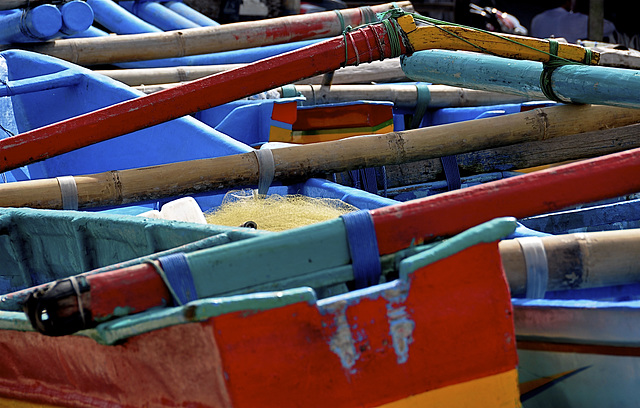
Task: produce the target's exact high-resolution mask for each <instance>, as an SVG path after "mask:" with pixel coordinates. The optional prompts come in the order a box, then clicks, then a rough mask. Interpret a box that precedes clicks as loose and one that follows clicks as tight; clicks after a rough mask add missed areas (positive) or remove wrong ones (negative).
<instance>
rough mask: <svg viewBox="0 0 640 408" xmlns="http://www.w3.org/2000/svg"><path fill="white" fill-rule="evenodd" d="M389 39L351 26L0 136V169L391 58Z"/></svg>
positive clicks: (382, 32)
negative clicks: (283, 50) (290, 48)
mask: <svg viewBox="0 0 640 408" xmlns="http://www.w3.org/2000/svg"><path fill="white" fill-rule="evenodd" d="M334 14H335V13H334ZM345 41H346V43H345ZM381 41H382V42H381ZM388 41H389V39H388V37H387V31H386V28H385V27H384V26H383V25H369V26H366V27H364V28H362V29H358V30H355V31H352V32H351V33H349V35H348V36H346V37H344V38H343V37H337V38H334V39H331V40H327V41H323V42H321V43H318V44H315V45H312V46H309V47H305V48H302V49H300V50H296V51H292V52H290V53H287V54H284V55H283V56H276V57H272V58H267V59H264V60H260V61H258V62H255V63H253V64H249V65H246V66H244V67H242V68H239V69H236V70H231V71H226V72H223V73H220V74H217V75H212V76H209V77H205V78H202V79H200V80H197V81H193V82H191V83H188V84H185V85H183V86H180V87H176V88H171V89H167V90H165V91H162V92H157V93H155V94H151V95H147V96H144V97H140V98H136V99H132V100H129V101H125V102H121V103H119V104H116V105H112V106H109V107H106V108H102V109H99V110H97V111H94V112H91V113H87V114H84V115H81V116H77V117H74V118H71V119H67V120H64V121H62V122H58V123H54V124H51V125H48V126H44V127H41V128H38V129H35V130H32V131H29V132H25V133H21V134H19V135H16V136H12V137H8V138H6V139H3V140H0V152H1V153H0V170H1V171H6V170H10V169H13V168H16V167H20V166H22V165H25V164H28V163H31V162H34V161H38V160H42V159H46V158H48V157H52V156H55V155H58V154H62V153H66V152H68V151H72V150H74V149H77V148H80V147H84V146H88V145H91V144H94V143H97V142H99V141H103V140H108V139H111V138H114V137H118V136H121V135H123V134H126V133H130V132H133V131H135V130H139V129H142V128H145V127H149V126H153V125H156V124H159V123H163V122H166V121H168V120H171V119H175V118H179V117H181V116H184V115H188V114H191V113H194V112H197V111H199V110H203V109H207V108H210V107H214V106H218V105H221V104H223V103H226V102H231V101H234V100H237V99H239V98H242V97H246V96H250V95H254V94H256V93H259V92H262V91H265V90H268V89H272V88H275V87H277V86H282V85H285V84H288V83H291V82H293V81H295V80H297V79H300V78H305V77H309V76H312V75H315V74H320V73H325V72H329V71H333V70H335V69H337V68H339V67H340V66H341V65H343V64H345V65H349V64H356V62H358V63H360V62H366V61H372V60H376V59H383V58H387V57H391V56H392V55H391V53H392V49H391V46H390V45H389V42H388ZM345 47H346V49H347V50H346V51H345ZM400 48H401V49H400V50H397V51H400V52H402V46H401V47H400ZM345 53H346V54H345ZM356 53H358V54H357V55H356ZM345 57H347V61H345ZM258 79H259V80H258Z"/></svg>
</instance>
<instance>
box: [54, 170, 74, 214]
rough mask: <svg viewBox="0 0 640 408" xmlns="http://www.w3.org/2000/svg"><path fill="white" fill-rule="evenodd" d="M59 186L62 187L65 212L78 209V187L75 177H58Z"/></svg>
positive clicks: (61, 192)
mask: <svg viewBox="0 0 640 408" xmlns="http://www.w3.org/2000/svg"><path fill="white" fill-rule="evenodd" d="M56 180H58V186H59V187H60V195H61V196H62V209H63V210H77V209H78V186H77V185H76V179H75V178H74V177H73V176H62V177H56Z"/></svg>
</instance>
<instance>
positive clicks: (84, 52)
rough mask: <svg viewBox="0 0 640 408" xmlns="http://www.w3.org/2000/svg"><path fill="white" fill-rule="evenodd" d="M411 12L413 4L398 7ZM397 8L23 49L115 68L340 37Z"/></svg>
mask: <svg viewBox="0 0 640 408" xmlns="http://www.w3.org/2000/svg"><path fill="white" fill-rule="evenodd" d="M396 4H397V5H398V7H402V8H403V9H406V10H409V11H411V10H413V6H412V5H411V3H410V2H409V1H403V2H398V3H396ZM392 7H394V4H393V3H387V4H380V5H376V6H371V7H370V8H362V7H361V8H350V9H342V10H339V11H336V12H334V11H325V12H321V13H313V14H301V15H295V16H286V17H277V18H271V19H265V20H258V21H250V22H240V23H231V24H222V25H218V26H210V27H200V28H189V29H184V30H175V31H166V32H161V33H147V34H127V35H115V36H107V37H92V38H69V39H60V40H55V41H52V42H47V43H39V44H31V45H23V46H21V48H22V49H25V50H30V51H35V52H38V53H40V54H46V55H51V56H53V57H57V58H60V59H63V60H66V61H70V62H73V63H75V64H78V65H97V64H113V63H118V62H129V61H145V60H153V59H161V58H175V57H183V56H188V55H198V54H208V53H214V52H221V51H231V50H238V49H243V48H251V47H261V46H265V45H273V44H283V43H288V42H294V41H302V40H311V39H315V38H328V37H333V36H336V35H340V34H341V33H342V32H343V31H344V30H345V28H346V27H347V26H352V27H356V26H359V25H361V24H365V23H368V22H371V21H372V20H375V14H376V13H380V12H385V11H387V10H389V9H390V8H392Z"/></svg>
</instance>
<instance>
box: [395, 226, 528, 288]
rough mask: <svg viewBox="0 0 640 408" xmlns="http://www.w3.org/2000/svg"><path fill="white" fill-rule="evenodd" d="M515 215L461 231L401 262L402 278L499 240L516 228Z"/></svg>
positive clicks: (405, 278)
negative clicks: (479, 245)
mask: <svg viewBox="0 0 640 408" xmlns="http://www.w3.org/2000/svg"><path fill="white" fill-rule="evenodd" d="M516 227H517V222H516V219H515V218H513V217H501V218H496V219H494V220H491V221H487V222H485V223H483V224H480V225H477V226H475V227H473V228H469V229H468V230H466V231H464V232H461V233H460V234H458V235H455V236H453V237H451V238H449V239H447V240H445V241H442V242H441V243H440V244H439V245H436V246H434V247H431V248H429V249H426V250H425V251H422V252H420V253H418V254H416V255H413V256H410V257H408V258H406V259H404V260H403V261H402V262H400V265H399V268H398V269H399V274H400V279H402V280H404V281H407V280H408V278H409V275H410V274H412V273H413V272H415V271H416V270H418V269H420V268H423V267H425V266H427V265H429V264H432V263H434V262H436V261H439V260H441V259H444V258H447V257H449V256H451V255H454V254H456V253H458V252H460V251H463V250H465V249H467V248H470V247H472V246H474V245H478V244H482V243H488V242H494V241H498V240H500V239H502V238H504V237H506V236H507V235H509V234H511V233H513V232H514V231H515V230H516Z"/></svg>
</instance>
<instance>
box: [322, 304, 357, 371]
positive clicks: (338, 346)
mask: <svg viewBox="0 0 640 408" xmlns="http://www.w3.org/2000/svg"><path fill="white" fill-rule="evenodd" d="M345 312H346V302H339V304H337V305H336V308H335V314H334V318H333V322H334V324H335V327H336V332H335V333H334V334H333V336H331V340H330V341H329V347H330V348H331V351H333V352H334V353H336V354H337V355H338V357H340V363H341V364H342V367H343V368H344V369H345V370H346V371H347V372H348V373H349V374H355V372H356V369H355V368H354V366H355V364H356V361H357V360H358V358H359V357H360V353H358V351H357V350H356V346H355V342H354V340H353V335H352V333H351V327H350V326H349V322H348V321H347V315H346V313H345Z"/></svg>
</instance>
